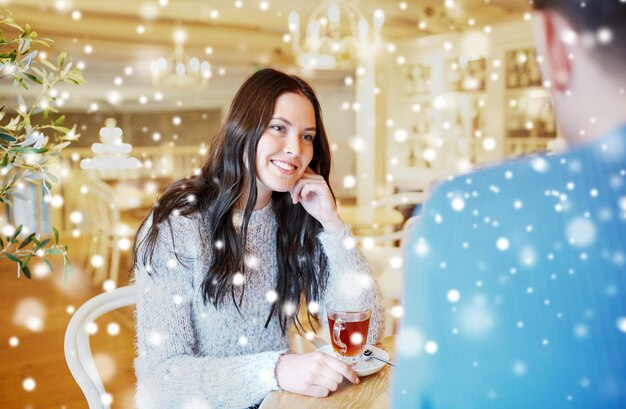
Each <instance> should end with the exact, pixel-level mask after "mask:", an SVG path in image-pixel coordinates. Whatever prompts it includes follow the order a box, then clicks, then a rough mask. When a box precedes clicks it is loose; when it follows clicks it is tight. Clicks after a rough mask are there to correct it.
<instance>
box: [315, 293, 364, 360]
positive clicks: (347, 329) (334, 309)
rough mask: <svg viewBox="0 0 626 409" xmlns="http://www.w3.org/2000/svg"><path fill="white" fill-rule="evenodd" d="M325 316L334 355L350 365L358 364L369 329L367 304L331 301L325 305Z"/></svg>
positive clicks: (355, 301)
mask: <svg viewBox="0 0 626 409" xmlns="http://www.w3.org/2000/svg"><path fill="white" fill-rule="evenodd" d="M326 314H327V315H328V328H329V330H330V340H331V344H332V346H333V349H334V351H335V355H337V357H338V358H339V359H340V360H341V361H342V362H345V363H347V364H350V365H353V364H355V363H357V362H359V360H360V359H361V356H362V355H363V351H364V350H365V344H366V342H367V333H368V331H369V327H370V317H371V315H372V309H371V307H370V305H369V303H367V302H365V301H361V300H356V299H354V300H353V299H345V300H337V301H331V302H329V303H328V304H327V305H326Z"/></svg>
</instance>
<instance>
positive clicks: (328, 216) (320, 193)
mask: <svg viewBox="0 0 626 409" xmlns="http://www.w3.org/2000/svg"><path fill="white" fill-rule="evenodd" d="M289 194H291V199H292V200H293V204H297V203H300V204H301V205H302V207H304V210H306V211H307V213H309V214H310V215H311V216H313V217H315V218H316V219H317V220H318V221H319V222H320V223H321V224H322V227H323V228H324V230H326V231H327V232H329V233H334V232H336V231H338V230H340V229H341V228H342V227H343V222H342V221H341V218H340V217H339V213H338V212H337V205H336V204H335V199H334V198H333V195H332V194H331V193H330V188H329V187H328V184H327V183H326V181H325V180H324V178H323V177H322V176H320V175H318V174H317V173H315V172H313V171H312V170H311V168H307V169H306V171H305V172H304V174H303V175H302V177H301V178H300V179H299V180H298V181H297V182H296V183H295V184H294V185H293V187H292V188H291V190H290V191H289Z"/></svg>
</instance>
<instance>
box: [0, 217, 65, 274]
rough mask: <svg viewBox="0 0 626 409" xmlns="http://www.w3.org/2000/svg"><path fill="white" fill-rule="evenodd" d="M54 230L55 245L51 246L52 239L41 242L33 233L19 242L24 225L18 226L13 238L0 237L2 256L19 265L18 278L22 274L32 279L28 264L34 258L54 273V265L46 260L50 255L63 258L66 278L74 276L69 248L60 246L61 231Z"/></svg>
mask: <svg viewBox="0 0 626 409" xmlns="http://www.w3.org/2000/svg"><path fill="white" fill-rule="evenodd" d="M52 230H53V232H54V244H50V242H51V238H46V239H44V240H41V235H40V234H39V233H31V234H29V235H28V236H26V238H24V239H23V240H21V241H20V240H18V236H19V235H20V233H21V231H22V225H20V226H18V228H17V229H15V232H14V233H13V234H12V235H11V236H5V238H4V240H3V239H2V236H1V235H0V247H1V248H2V255H3V256H5V257H6V258H8V259H9V260H11V261H13V262H15V263H16V264H17V278H20V276H21V274H22V273H24V275H25V276H26V278H31V272H30V268H29V267H28V263H29V262H30V261H31V258H33V257H36V258H41V259H42V260H43V261H44V262H45V263H46V265H47V266H48V268H49V269H50V271H53V270H54V267H53V266H52V263H50V261H48V260H47V259H46V258H45V257H46V256H49V255H55V256H63V271H64V273H65V274H64V276H65V277H66V278H67V275H68V274H74V269H73V268H72V265H71V264H70V261H69V259H68V258H67V250H68V249H67V246H65V245H63V244H59V231H58V230H57V229H56V228H54V227H53V228H52Z"/></svg>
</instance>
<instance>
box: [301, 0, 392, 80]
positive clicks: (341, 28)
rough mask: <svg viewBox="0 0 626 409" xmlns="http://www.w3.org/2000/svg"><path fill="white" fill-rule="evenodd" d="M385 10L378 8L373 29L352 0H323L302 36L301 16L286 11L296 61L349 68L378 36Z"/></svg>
mask: <svg viewBox="0 0 626 409" xmlns="http://www.w3.org/2000/svg"><path fill="white" fill-rule="evenodd" d="M384 22H385V14H384V13H383V11H382V10H380V9H377V10H376V11H375V12H374V16H373V27H374V30H373V32H372V31H371V30H370V28H369V23H368V22H367V19H366V18H365V16H364V15H363V12H362V11H361V10H360V9H359V8H358V6H357V4H356V2H355V1H354V0H325V1H324V2H322V4H320V5H319V6H318V7H317V8H316V9H315V10H314V11H313V13H312V14H311V16H310V17H309V20H308V22H307V25H306V32H305V33H304V38H301V36H300V17H299V16H298V14H297V13H296V12H295V11H292V12H291V13H289V32H290V33H291V37H292V39H291V42H292V46H293V52H294V54H295V57H296V62H297V63H298V65H300V66H302V67H305V68H314V69H328V70H332V69H337V68H348V67H352V66H353V65H354V62H355V60H358V58H359V56H360V55H361V54H362V53H365V52H368V51H371V48H372V46H373V45H374V44H375V43H376V42H377V41H378V40H379V38H380V29H381V27H382V26H383V23H384Z"/></svg>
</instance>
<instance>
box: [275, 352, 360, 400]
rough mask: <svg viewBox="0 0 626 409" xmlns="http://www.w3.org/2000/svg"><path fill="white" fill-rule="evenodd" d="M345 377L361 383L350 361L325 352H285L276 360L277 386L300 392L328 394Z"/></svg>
mask: <svg viewBox="0 0 626 409" xmlns="http://www.w3.org/2000/svg"><path fill="white" fill-rule="evenodd" d="M343 378H346V379H347V380H349V381H350V382H352V383H354V384H358V383H359V378H358V376H357V374H356V372H354V369H352V367H351V366H350V365H348V364H345V363H343V362H341V361H339V360H338V359H337V358H334V357H332V356H330V355H327V354H325V353H323V352H311V353H308V354H287V355H283V356H281V357H280V359H279V360H278V363H277V364H276V381H277V382H278V386H279V387H280V388H281V389H283V390H286V391H289V392H294V393H299V394H301V395H308V396H315V397H325V396H328V394H329V393H330V392H334V391H336V390H337V387H338V386H339V384H340V383H341V381H342V380H343Z"/></svg>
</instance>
